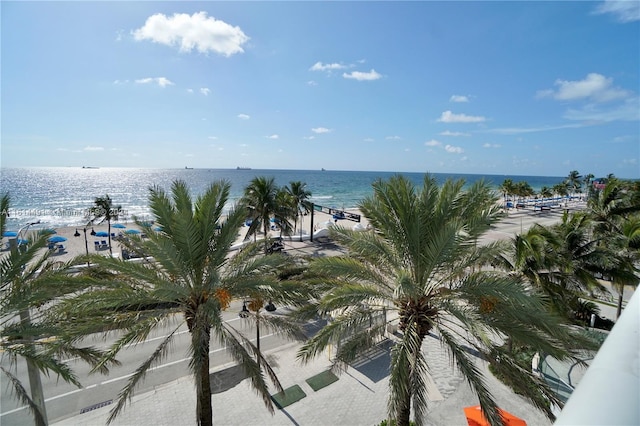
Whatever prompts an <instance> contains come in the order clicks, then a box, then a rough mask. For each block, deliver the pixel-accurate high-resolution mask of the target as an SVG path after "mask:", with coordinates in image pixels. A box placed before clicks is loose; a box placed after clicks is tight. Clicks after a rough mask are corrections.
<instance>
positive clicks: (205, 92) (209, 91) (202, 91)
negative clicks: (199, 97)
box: [200, 87, 211, 96]
mask: <svg viewBox="0 0 640 426" xmlns="http://www.w3.org/2000/svg"><path fill="white" fill-rule="evenodd" d="M200 93H202V94H203V95H205V96H209V93H211V90H209V89H208V88H206V87H201V88H200Z"/></svg>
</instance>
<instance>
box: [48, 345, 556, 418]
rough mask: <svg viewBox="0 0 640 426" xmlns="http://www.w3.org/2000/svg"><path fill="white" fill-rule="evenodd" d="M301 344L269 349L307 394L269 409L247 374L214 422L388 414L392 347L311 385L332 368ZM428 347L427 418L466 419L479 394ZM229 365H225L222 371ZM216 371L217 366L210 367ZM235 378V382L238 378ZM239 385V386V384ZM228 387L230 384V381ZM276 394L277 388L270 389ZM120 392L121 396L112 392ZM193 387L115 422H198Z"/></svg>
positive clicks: (511, 403) (152, 395)
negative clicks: (302, 351)
mask: <svg viewBox="0 0 640 426" xmlns="http://www.w3.org/2000/svg"><path fill="white" fill-rule="evenodd" d="M299 348H300V344H298V343H291V344H288V345H286V346H284V347H281V348H279V349H277V350H275V351H273V352H271V353H267V356H268V358H269V359H270V362H271V363H272V365H274V366H275V368H274V369H275V370H276V373H277V375H278V377H279V379H280V382H281V384H282V386H283V387H284V388H285V389H286V388H288V387H290V386H293V385H298V386H300V388H301V389H302V390H303V392H304V393H305V394H306V397H304V398H302V399H301V400H299V401H297V402H295V403H293V404H291V405H289V406H287V407H285V408H284V409H282V410H279V409H277V408H276V412H275V414H274V415H271V414H270V413H269V411H268V410H267V409H266V408H265V406H264V404H263V403H262V400H261V399H260V397H259V396H258V395H257V394H256V393H255V391H253V390H252V389H251V388H250V386H249V383H248V380H242V381H239V382H237V381H236V382H234V381H231V384H230V386H232V387H230V388H228V389H226V390H223V391H221V392H219V393H214V394H213V395H212V401H213V413H214V414H213V419H214V424H218V425H243V426H246V425H363V426H365V425H366V426H373V425H377V424H379V423H380V422H381V421H382V420H383V419H384V418H386V413H387V397H388V366H389V359H390V355H389V351H388V348H389V345H388V344H387V345H384V344H383V345H381V346H380V348H379V349H377V350H372V351H370V352H369V353H368V354H367V356H365V357H364V358H362V359H361V360H360V361H359V362H358V363H355V364H354V365H353V366H350V367H349V368H348V369H347V370H346V371H344V372H342V373H341V374H339V375H338V377H339V380H338V381H336V382H334V383H332V384H330V385H328V386H326V387H325V388H322V389H320V390H318V391H317V392H316V391H314V390H313V389H312V388H311V387H310V386H309V385H308V384H307V383H306V381H305V380H306V379H308V378H310V377H312V376H314V375H316V374H318V373H321V372H323V371H325V370H327V369H329V368H330V365H331V363H330V361H329V354H328V353H327V352H325V353H324V354H322V355H320V356H319V357H317V358H316V359H315V360H313V361H312V362H310V363H308V364H306V365H301V364H300V363H299V362H298V361H297V360H296V353H297V351H298V349H299ZM423 351H424V352H425V355H426V356H427V359H428V361H429V366H430V374H431V378H432V386H433V388H432V389H431V391H430V392H429V399H430V409H429V415H428V421H427V423H428V424H433V425H443V426H444V425H464V426H466V424H467V422H466V418H465V416H464V413H463V410H462V409H463V408H464V407H467V406H471V405H477V404H478V399H477V397H476V396H475V394H474V393H473V392H472V390H471V389H470V388H469V386H468V385H467V384H466V382H463V379H462V377H461V375H460V373H459V372H457V371H455V370H454V369H453V368H452V367H451V362H450V360H449V357H448V355H447V353H446V351H445V350H444V348H443V347H442V346H441V345H440V343H439V341H438V339H437V338H435V337H434V336H430V337H427V340H426V341H425V344H424V347H423ZM477 363H478V366H479V368H480V370H481V371H483V372H484V373H485V374H486V380H487V383H488V385H489V387H490V389H492V392H493V395H494V397H495V399H496V401H497V403H498V404H499V405H500V407H502V408H503V409H506V410H507V411H509V412H511V413H513V414H515V415H517V416H519V417H521V418H523V419H525V420H526V421H527V424H528V425H530V426H533V425H541V426H547V425H550V424H551V422H550V421H549V420H548V419H546V417H545V416H544V415H543V414H542V413H541V412H539V411H537V410H536V409H535V408H534V407H533V406H531V405H530V404H529V403H527V402H526V401H525V400H524V399H523V398H521V397H519V396H517V395H515V394H514V393H513V392H511V390H510V389H508V388H507V387H506V386H504V385H503V384H502V383H500V382H498V381H497V380H496V379H495V378H494V377H493V376H492V375H491V373H489V372H488V370H487V368H486V365H485V363H484V362H483V361H480V360H477ZM229 367H232V365H227V366H223V367H221V368H220V369H217V371H221V370H224V369H226V368H229ZM213 372H214V371H212V373H213ZM236 383H237V384H236ZM234 384H235V386H234ZM227 387H229V386H227ZM273 393H275V391H274V392H273ZM113 398H114V399H115V398H116V395H114V396H113ZM112 407H113V405H108V406H105V407H101V408H98V409H95V410H93V411H90V412H87V413H84V414H78V415H76V416H73V417H69V418H66V419H64V420H61V421H58V422H56V423H53V424H54V425H56V426H70V425H73V426H77V425H104V424H106V420H107V417H108V415H109V410H110V409H111V408H112ZM195 407H196V398H195V386H194V383H193V380H192V379H191V377H183V378H181V379H179V380H176V381H173V382H170V383H167V384H165V385H162V386H158V387H156V388H155V389H154V390H153V391H149V392H146V393H142V394H140V395H136V396H134V398H133V399H132V402H131V403H130V404H128V405H127V407H126V408H125V410H124V412H122V413H121V414H120V415H119V416H118V417H117V419H116V420H115V421H114V422H113V423H112V424H113V425H132V426H133V425H135V426H141V425H195V424H196V419H195V409H196V408H195Z"/></svg>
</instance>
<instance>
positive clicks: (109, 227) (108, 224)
mask: <svg viewBox="0 0 640 426" xmlns="http://www.w3.org/2000/svg"><path fill="white" fill-rule="evenodd" d="M107 233H108V234H109V235H107V237H108V238H109V254H110V255H111V256H113V251H112V250H111V221H110V220H108V221H107Z"/></svg>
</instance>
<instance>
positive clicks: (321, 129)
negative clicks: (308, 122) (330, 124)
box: [311, 127, 331, 134]
mask: <svg viewBox="0 0 640 426" xmlns="http://www.w3.org/2000/svg"><path fill="white" fill-rule="evenodd" d="M311 131H312V132H313V133H318V134H321V133H329V132H330V131H331V129H327V128H326V127H314V128H313V129H311Z"/></svg>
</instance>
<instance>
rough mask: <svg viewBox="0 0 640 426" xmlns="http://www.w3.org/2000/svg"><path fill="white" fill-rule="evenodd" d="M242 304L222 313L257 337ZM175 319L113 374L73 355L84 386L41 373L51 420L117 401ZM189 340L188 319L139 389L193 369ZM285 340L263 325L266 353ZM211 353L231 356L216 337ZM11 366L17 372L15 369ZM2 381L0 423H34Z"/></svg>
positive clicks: (21, 365) (216, 362) (214, 363)
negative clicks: (98, 370)
mask: <svg viewBox="0 0 640 426" xmlns="http://www.w3.org/2000/svg"><path fill="white" fill-rule="evenodd" d="M240 307H241V305H240V302H236V303H233V304H232V306H231V307H230V308H229V309H228V310H227V311H226V312H224V314H223V317H224V318H225V321H226V322H227V324H229V325H231V326H233V327H234V328H236V329H238V330H239V331H240V332H241V333H243V334H244V335H245V336H247V337H249V338H250V340H251V341H252V342H253V343H255V341H256V329H255V327H254V324H253V323H252V321H251V320H248V319H241V318H239V316H238V312H239V311H240ZM280 311H281V310H280ZM277 313H278V311H276V314H277ZM266 315H269V314H266ZM177 325H178V323H177V322H176V323H175V324H169V325H167V326H166V327H164V328H163V329H160V330H157V331H156V332H155V333H154V334H153V335H152V336H149V338H148V339H147V340H145V341H144V342H142V343H139V344H137V345H130V346H129V347H127V348H125V349H123V350H122V351H121V352H120V353H119V354H118V356H117V358H118V360H119V361H120V362H121V363H122V364H121V366H119V367H113V368H111V371H110V373H109V375H102V374H99V373H96V374H90V371H89V370H90V368H89V366H88V365H86V364H85V363H83V362H81V361H78V360H69V366H70V367H71V368H72V369H73V371H74V372H75V373H76V374H77V376H78V377H79V379H80V382H81V383H82V385H83V386H84V387H83V388H81V389H78V388H77V387H75V386H74V385H71V384H68V383H66V382H64V381H62V380H59V379H58V378H57V377H56V376H52V377H47V376H45V375H42V384H43V389H44V394H45V400H46V408H47V417H48V419H49V422H50V423H51V422H55V421H56V419H61V418H65V417H68V416H70V415H76V414H79V413H80V412H82V411H83V410H87V409H90V408H91V407H93V406H95V405H96V404H111V403H115V401H116V399H117V397H118V393H119V392H120V390H121V389H122V388H123V387H124V386H125V385H126V383H127V380H128V379H129V377H130V376H131V374H132V373H133V372H134V371H135V369H136V368H137V367H138V366H140V365H141V364H142V363H143V361H144V360H146V359H147V358H148V357H149V356H150V355H151V354H152V352H153V351H154V350H155V349H156V347H157V346H158V344H159V343H160V342H161V341H162V339H163V338H164V337H165V336H166V335H168V333H169V332H170V331H171V330H173V329H174V328H175V327H176V326H177ZM116 339H117V335H115V334H113V335H109V336H108V337H107V339H104V338H102V337H99V336H95V337H94V338H93V341H90V342H88V344H93V345H94V346H96V347H99V348H103V349H104V348H107V347H109V345H110V344H111V343H112V342H114V341H115V340H116ZM189 340H190V335H189V332H188V330H187V329H186V325H182V326H181V327H180V329H179V330H178V332H177V335H176V336H175V338H174V341H173V343H172V345H171V349H170V352H169V354H168V356H167V357H166V358H165V359H163V360H162V362H161V363H160V364H158V365H156V366H154V367H152V368H151V370H150V371H149V372H148V373H147V375H146V377H145V378H144V380H143V381H142V383H141V384H140V385H139V387H138V388H137V390H136V394H138V393H143V392H145V391H148V390H151V389H153V388H154V387H155V386H158V385H161V384H164V383H168V382H171V381H173V380H176V379H178V378H180V377H183V376H185V375H188V374H190V371H189V354H188V348H189ZM286 343H289V341H288V340H286V339H285V338H284V337H282V336H279V335H276V334H273V333H271V332H270V331H268V330H264V329H261V336H260V348H261V351H262V352H263V353H264V352H267V351H270V350H272V349H275V348H277V347H279V346H282V345H284V344H286ZM209 353H210V360H211V368H212V369H215V368H216V367H220V366H222V365H224V364H227V363H229V362H231V361H232V359H231V358H230V356H229V355H227V353H226V350H225V348H223V347H220V345H219V344H218V343H217V342H215V341H214V339H212V342H211V350H210V352H209ZM1 365H2V367H4V368H9V367H10V365H9V363H8V360H6V359H3V360H2V364H1ZM16 368H17V377H20V378H21V379H22V380H23V381H22V384H23V385H24V386H25V388H26V389H27V390H29V382H28V379H27V377H28V376H27V371H26V363H25V362H24V361H23V360H19V361H18V364H17V366H16ZM12 371H14V372H15V370H12ZM2 381H3V383H1V384H0V386H1V387H0V389H1V390H0V392H1V395H0V404H1V405H0V411H1V413H0V424H2V425H16V426H19V425H32V424H33V417H32V415H31V414H30V412H29V411H28V410H27V409H26V407H25V406H23V405H22V404H21V403H19V401H17V399H16V398H15V397H14V395H13V394H12V393H11V392H10V391H9V388H8V387H7V383H5V381H6V380H5V379H4V377H3V378H2ZM194 391H195V390H194Z"/></svg>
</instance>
